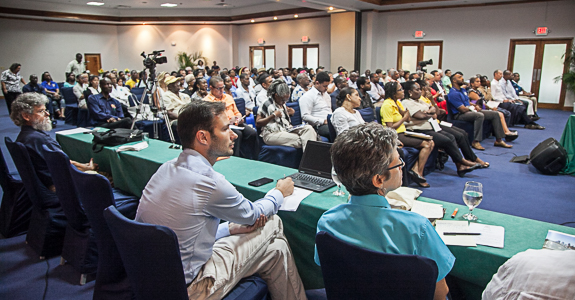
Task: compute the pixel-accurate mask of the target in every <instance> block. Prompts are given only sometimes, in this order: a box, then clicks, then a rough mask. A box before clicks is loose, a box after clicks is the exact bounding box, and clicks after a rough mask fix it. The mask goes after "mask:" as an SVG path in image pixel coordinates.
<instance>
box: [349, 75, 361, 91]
mask: <svg viewBox="0 0 575 300" xmlns="http://www.w3.org/2000/svg"><path fill="white" fill-rule="evenodd" d="M358 77H359V75H358V74H357V72H356V71H352V72H351V74H349V80H348V81H347V86H349V87H351V88H354V89H356V90H357V78H358Z"/></svg>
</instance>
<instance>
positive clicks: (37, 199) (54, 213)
mask: <svg viewBox="0 0 575 300" xmlns="http://www.w3.org/2000/svg"><path fill="white" fill-rule="evenodd" d="M4 140H5V142H6V147H7V148H8V151H9V152H10V155H11V156H12V160H13V161H14V164H15V165H16V168H17V169H18V173H20V176H21V177H22V182H23V183H24V188H25V189H26V193H27V194H28V197H29V198H30V201H31V202H32V215H31V217H30V225H29V227H28V234H27V235H26V242H27V243H28V245H29V246H30V247H32V249H33V250H34V251H35V252H36V253H37V254H38V255H39V256H40V259H44V258H47V257H52V256H56V255H59V254H60V253H61V252H62V245H63V243H64V233H65V231H66V223H67V221H66V216H65V215H64V212H63V210H62V206H60V201H59V200H58V197H57V196H56V194H55V193H54V192H52V191H50V190H49V189H48V187H47V186H45V185H44V184H43V183H42V182H41V181H40V179H39V178H38V176H37V175H36V171H35V169H34V165H32V161H31V160H30V156H29V154H28V150H27V149H26V146H24V145H23V144H22V143H18V142H12V140H11V139H10V138H9V137H5V138H4Z"/></svg>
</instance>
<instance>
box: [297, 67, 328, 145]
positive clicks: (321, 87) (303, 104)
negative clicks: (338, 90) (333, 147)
mask: <svg viewBox="0 0 575 300" xmlns="http://www.w3.org/2000/svg"><path fill="white" fill-rule="evenodd" d="M329 81H330V79H329V75H328V74H327V72H321V73H318V74H317V75H316V76H315V82H314V84H313V87H312V88H311V89H310V90H309V91H307V92H306V93H305V94H304V95H303V96H302V97H301V98H300V99H299V107H300V111H301V116H302V119H303V121H304V122H307V123H309V124H310V125H311V126H313V127H314V128H315V130H316V131H317V133H318V134H319V135H321V136H324V137H327V138H329V128H328V127H327V115H329V114H331V113H332V111H331V98H330V97H329V95H328V94H327V92H326V91H327V87H328V86H329Z"/></svg>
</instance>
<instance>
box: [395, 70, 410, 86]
mask: <svg viewBox="0 0 575 300" xmlns="http://www.w3.org/2000/svg"><path fill="white" fill-rule="evenodd" d="M397 73H398V74H399V78H397V81H398V82H399V83H404V82H406V81H407V80H406V79H405V78H403V77H404V76H405V72H404V71H403V70H402V69H397ZM408 78H409V77H408Z"/></svg>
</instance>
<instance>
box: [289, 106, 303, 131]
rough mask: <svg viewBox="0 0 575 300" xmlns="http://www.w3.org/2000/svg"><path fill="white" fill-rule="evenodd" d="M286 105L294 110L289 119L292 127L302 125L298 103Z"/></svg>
mask: <svg viewBox="0 0 575 300" xmlns="http://www.w3.org/2000/svg"><path fill="white" fill-rule="evenodd" d="M286 105H287V107H291V108H293V110H295V113H294V114H293V116H291V117H290V120H291V124H292V125H293V126H297V125H300V124H301V123H303V119H302V118H301V109H300V108H299V102H288V103H286Z"/></svg>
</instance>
